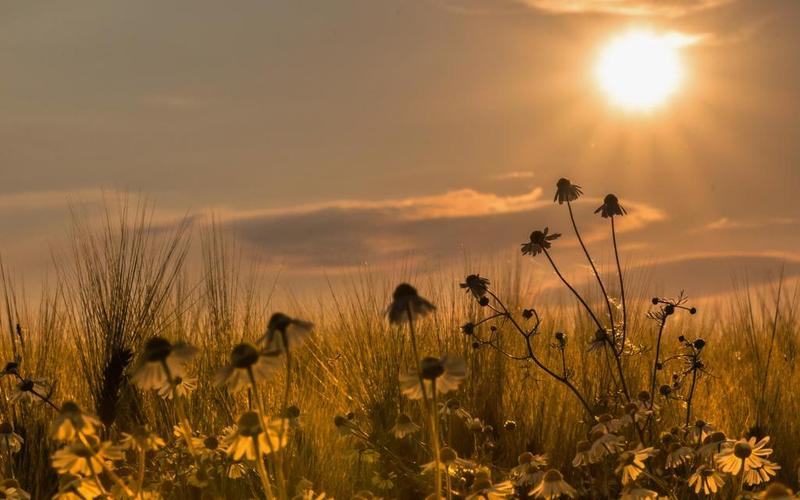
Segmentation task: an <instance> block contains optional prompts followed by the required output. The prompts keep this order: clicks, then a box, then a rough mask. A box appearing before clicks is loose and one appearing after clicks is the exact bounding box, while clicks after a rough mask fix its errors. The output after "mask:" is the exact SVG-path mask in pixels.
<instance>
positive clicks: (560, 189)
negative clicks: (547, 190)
mask: <svg viewBox="0 0 800 500" xmlns="http://www.w3.org/2000/svg"><path fill="white" fill-rule="evenodd" d="M582 194H583V191H581V187H580V186H576V185H575V184H573V183H571V182H570V181H569V179H565V178H563V177H562V178H560V179H559V180H558V182H557V183H556V195H555V196H554V197H553V202H556V201H557V202H558V204H559V205H562V204H563V203H564V202H567V203H569V202H570V201H575V200H577V199H578V197H579V196H580V195H582Z"/></svg>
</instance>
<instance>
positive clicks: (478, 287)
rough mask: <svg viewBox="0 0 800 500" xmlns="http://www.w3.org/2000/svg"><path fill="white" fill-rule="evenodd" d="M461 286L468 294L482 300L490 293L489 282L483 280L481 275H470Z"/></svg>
mask: <svg viewBox="0 0 800 500" xmlns="http://www.w3.org/2000/svg"><path fill="white" fill-rule="evenodd" d="M459 286H461V288H464V289H466V292H467V293H471V294H472V295H473V297H475V298H476V299H478V300H480V298H481V297H483V296H484V295H486V292H487V291H489V280H488V279H486V278H482V277H481V275H480V274H470V275H469V276H467V278H466V279H465V280H464V283H461V284H460V285H459Z"/></svg>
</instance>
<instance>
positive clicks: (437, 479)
mask: <svg viewBox="0 0 800 500" xmlns="http://www.w3.org/2000/svg"><path fill="white" fill-rule="evenodd" d="M431 407H432V408H431V409H430V422H431V447H432V448H433V460H434V462H436V475H435V476H434V485H435V488H436V490H435V491H436V498H437V499H439V498H441V497H442V471H441V466H442V458H441V456H440V455H439V429H438V426H437V425H436V420H437V419H436V379H434V380H433V381H432V382H431Z"/></svg>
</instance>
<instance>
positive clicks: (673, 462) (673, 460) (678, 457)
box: [664, 442, 694, 469]
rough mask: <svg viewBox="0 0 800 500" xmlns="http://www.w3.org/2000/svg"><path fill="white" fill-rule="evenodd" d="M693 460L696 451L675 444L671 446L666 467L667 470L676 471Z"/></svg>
mask: <svg viewBox="0 0 800 500" xmlns="http://www.w3.org/2000/svg"><path fill="white" fill-rule="evenodd" d="M693 458H694V450H692V449H691V448H689V447H688V446H684V445H682V444H680V443H677V442H675V443H672V444H670V445H669V451H668V452H667V458H666V462H665V464H664V467H666V468H667V469H675V468H677V467H680V466H681V465H683V464H688V463H689V462H691V460H692V459H693Z"/></svg>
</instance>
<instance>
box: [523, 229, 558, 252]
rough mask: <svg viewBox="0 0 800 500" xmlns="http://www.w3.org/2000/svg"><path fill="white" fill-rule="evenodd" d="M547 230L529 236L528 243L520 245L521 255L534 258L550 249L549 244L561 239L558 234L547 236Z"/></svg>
mask: <svg viewBox="0 0 800 500" xmlns="http://www.w3.org/2000/svg"><path fill="white" fill-rule="evenodd" d="M548 230H549V229H548V228H544V229H543V230H541V231H534V232H532V233H531V235H530V241H528V242H527V243H523V244H522V255H530V256H531V257H536V256H537V255H539V254H540V253H542V252H543V251H545V250H547V249H548V248H550V246H551V244H550V242H551V241H553V240H557V239H558V238H560V237H561V234H559V233H553V234H547V232H548Z"/></svg>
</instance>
